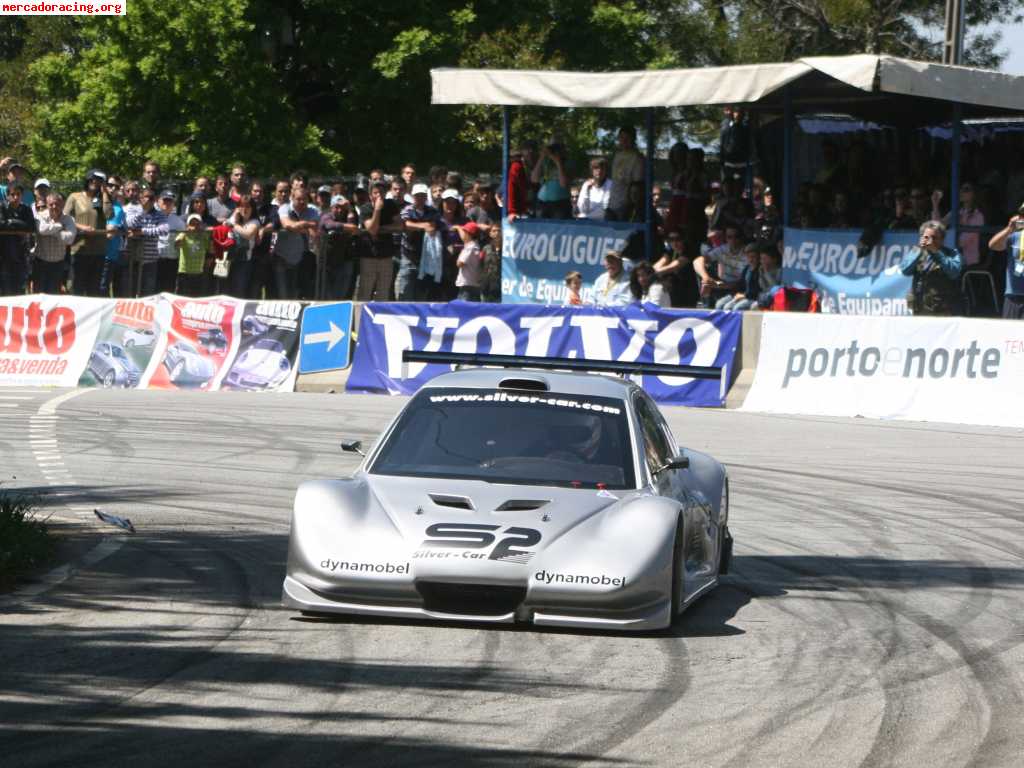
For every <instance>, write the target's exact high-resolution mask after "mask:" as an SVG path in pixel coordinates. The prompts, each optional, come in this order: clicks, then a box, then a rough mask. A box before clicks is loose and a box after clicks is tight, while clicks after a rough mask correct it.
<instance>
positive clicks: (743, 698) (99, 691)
mask: <svg viewBox="0 0 1024 768" xmlns="http://www.w3.org/2000/svg"><path fill="white" fill-rule="evenodd" d="M60 394H61V393H59V392H53V391H47V392H41V391H31V390H28V391H23V390H10V391H8V390H3V391H0V395H2V396H6V398H7V399H0V425H2V429H0V446H2V456H3V464H2V473H3V477H4V478H10V477H12V476H16V479H13V480H11V479H8V483H9V484H10V485H12V486H16V487H28V488H37V489H39V490H45V491H47V492H48V494H49V495H48V496H47V502H46V503H47V504H49V505H50V506H51V507H52V508H54V509H55V510H57V512H58V515H59V516H62V517H65V518H75V517H79V518H81V519H88V518H89V516H90V515H91V509H92V508H93V507H99V508H100V509H102V510H104V511H107V512H110V513H113V514H116V515H121V516H127V517H130V518H131V520H132V522H133V523H134V525H135V527H136V529H137V533H136V534H135V535H130V534H125V533H122V532H120V531H118V529H116V528H113V527H111V526H102V527H101V526H98V525H97V526H96V527H95V534H94V535H95V541H96V542H97V543H99V542H100V541H105V542H106V544H105V545H104V546H105V547H106V549H104V550H102V554H104V555H106V556H105V557H104V558H103V559H100V560H98V562H93V563H92V564H91V565H89V564H83V565H82V566H81V567H80V568H79V569H78V572H77V573H75V574H74V575H72V576H71V577H70V578H68V579H66V580H64V581H62V582H61V583H59V584H56V585H50V586H49V587H47V585H45V584H44V585H42V586H39V587H38V588H37V592H38V594H35V595H34V596H29V597H25V598H23V599H12V598H11V597H10V596H8V597H7V598H5V601H0V611H2V613H0V763H2V764H3V765H4V766H5V768H14V767H15V766H58V765H74V766H76V767H77V766H89V765H104V766H109V765H129V764H132V763H135V764H137V765H146V766H153V765H189V764H197V765H206V764H210V765H222V766H231V765H288V766H307V765H309V766H318V767H319V768H323V767H324V766H333V765H339V766H340V765H343V766H374V767H375V768H378V767H379V766H388V765H422V766H432V765H487V766H506V765H508V766H511V765H516V766H523V765H529V766H570V765H571V766H575V765H581V764H587V765H595V766H601V765H613V766H619V765H630V766H631V765H648V766H650V765H664V766H676V765H681V764H686V765H698V766H787V767H788V766H814V767H815V768H818V767H820V766H835V767H839V766H890V765H892V766H914V767H915V768H917V767H920V766H927V767H928V768H937V767H938V766H978V767H979V768H980V767H982V766H984V767H985V768H996V767H1001V766H1007V767H1011V766H1020V765H1022V764H1024V757H1022V755H1024V729H1022V728H1021V723H1022V722H1024V676H1022V671H1021V670H1022V669H1024V650H1022V644H1024V612H1022V611H1021V604H1022V603H1021V599H1022V596H1024V570H1022V563H1024V509H1022V507H1024V473H1022V472H1021V470H1020V467H1021V466H1022V464H1024V441H1022V434H1024V433H1022V432H1020V431H1009V430H1003V431H1000V430H996V429H987V428H984V429H983V428H970V427H951V426H941V425H931V426H926V425H915V424H893V423H882V422H872V421H865V420H838V419H811V418H781V417H774V416H772V417H769V416H759V415H753V414H745V413H738V412H725V411H695V410H684V409H667V412H668V416H669V420H670V422H671V423H672V426H673V429H674V431H675V432H676V435H677V437H679V438H680V440H682V441H683V443H684V444H688V445H690V446H692V447H694V448H699V449H702V450H707V451H709V452H711V453H713V454H714V455H716V456H717V457H718V458H720V459H721V460H723V461H724V462H725V463H726V464H727V465H728V467H729V471H730V473H731V478H732V491H733V496H732V504H733V506H732V514H731V526H732V531H733V534H734V536H735V537H736V557H735V560H734V573H733V574H732V575H730V576H728V577H726V579H725V580H724V584H723V586H721V587H720V588H719V589H718V590H716V591H715V592H713V593H712V594H711V595H709V596H708V597H706V598H704V599H703V600H701V601H700V602H699V603H698V604H697V605H696V606H694V607H693V608H692V609H691V610H690V611H688V612H687V613H686V614H685V616H684V617H683V618H682V619H681V620H680V621H678V622H677V623H676V625H675V626H674V628H673V629H672V631H670V632H667V633H661V634H657V635H646V636H634V635H602V634H597V633H590V632H585V633H581V632H577V631H552V630H540V629H533V628H520V627H494V626H487V627H476V626H471V625H438V624H426V623H416V622H403V621H390V620H362V619H351V620H350V619H339V620H328V621H321V620H310V619H304V618H302V617H300V616H298V615H296V614H295V613H293V612H291V611H288V610H284V609H283V608H282V607H281V606H280V603H279V600H280V587H281V581H282V578H283V573H284V558H285V550H286V540H287V533H288V531H287V526H288V509H289V505H290V503H291V497H292V494H293V492H294V490H295V487H296V485H297V483H298V482H300V481H301V480H303V479H305V478H312V477H321V476H325V475H341V474H345V473H347V472H350V471H351V470H352V469H353V467H354V466H355V464H356V462H355V461H354V460H353V458H351V457H349V456H347V455H345V454H342V453H341V452H340V451H339V450H338V449H337V445H338V441H339V439H340V438H341V437H343V436H353V437H361V438H363V439H364V440H372V439H373V438H374V437H375V436H376V435H377V434H378V433H379V431H380V430H381V429H382V428H383V426H384V424H385V423H386V420H387V418H388V417H389V416H390V415H391V414H393V413H394V412H395V411H396V410H397V409H398V408H399V407H400V405H401V403H402V401H401V400H399V399H392V398H386V397H374V396H340V395H310V394H292V395H251V394H243V393H239V394H235V393H216V394H206V393H195V394H190V393H165V392H107V391H91V390H89V391H83V392H82V393H81V394H77V395H74V396H71V397H70V398H69V399H67V400H65V401H63V402H59V403H57V404H54V403H53V401H54V398H55V397H57V396H58V395H60ZM13 398H23V399H13ZM47 402H50V403H51V404H50V406H49V410H51V411H53V414H52V415H51V414H49V413H48V412H47V406H46V405H45V403H47ZM41 407H42V409H43V410H42V412H40V408H41ZM30 441H31V442H30ZM57 494H59V495H57ZM94 559H95V556H94Z"/></svg>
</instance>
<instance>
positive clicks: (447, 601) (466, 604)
mask: <svg viewBox="0 0 1024 768" xmlns="http://www.w3.org/2000/svg"><path fill="white" fill-rule="evenodd" d="M416 590H417V591H418V592H419V593H420V597H422V598H423V607H424V608H425V609H426V610H428V611H436V612H437V613H461V614H469V615H472V616H501V615H502V614H506V613H512V612H513V611H515V610H516V609H517V608H518V607H519V605H520V603H522V602H523V600H525V599H526V587H525V586H524V587H510V586H504V585H496V584H450V583H448V582H444V581H417V582H416Z"/></svg>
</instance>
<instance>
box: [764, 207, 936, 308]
mask: <svg viewBox="0 0 1024 768" xmlns="http://www.w3.org/2000/svg"><path fill="white" fill-rule="evenodd" d="M860 237H861V232H860V231H858V230H853V231H851V230H841V229H828V230H825V229H792V228H789V227H787V228H786V234H785V252H784V254H783V258H782V279H783V281H784V282H785V283H786V284H787V285H793V286H796V287H797V288H815V289H816V290H817V291H818V296H819V299H820V301H821V311H822V312H828V313H831V314H836V315H909V314H910V310H909V309H908V308H907V293H908V292H909V291H910V278H909V277H904V276H903V274H902V273H901V272H900V270H899V264H900V261H901V260H902V259H903V256H904V254H905V253H907V251H909V250H910V249H911V248H914V247H915V246H916V245H917V241H918V235H917V233H916V232H885V233H883V235H882V239H881V241H880V242H879V243H878V244H877V245H875V246H874V247H873V248H871V249H870V250H865V249H864V248H863V247H861V245H860Z"/></svg>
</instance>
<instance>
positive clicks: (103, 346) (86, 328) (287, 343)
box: [0, 294, 302, 391]
mask: <svg viewBox="0 0 1024 768" xmlns="http://www.w3.org/2000/svg"><path fill="white" fill-rule="evenodd" d="M301 315H302V304H301V303H300V302H297V301H270V302H247V301H241V300H239V299H233V298H230V297H227V296H214V297H209V298H202V299H192V298H185V297H180V296H173V295H171V294H160V295H159V296H149V297H146V298H142V299H97V298H82V297H77V296H49V295H43V294H38V295H33V296H14V297H7V298H0V386H2V385H7V386H12V385H14V386H62V387H73V386H76V385H77V386H102V387H122V388H155V389H198V390H205V391H213V390H217V389H248V390H261V391H262V390H272V391H291V390H292V389H294V387H295V376H296V370H297V368H296V362H297V357H298V350H299V334H298V328H299V323H300V320H301Z"/></svg>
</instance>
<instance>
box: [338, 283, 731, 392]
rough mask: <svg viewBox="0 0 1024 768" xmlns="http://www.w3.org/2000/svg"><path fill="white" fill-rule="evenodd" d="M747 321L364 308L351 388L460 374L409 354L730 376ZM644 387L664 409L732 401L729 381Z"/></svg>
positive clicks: (631, 310)
mask: <svg viewBox="0 0 1024 768" xmlns="http://www.w3.org/2000/svg"><path fill="white" fill-rule="evenodd" d="M740 324H741V318H740V315H739V313H735V312H701V311H687V310H668V309H658V308H656V307H654V306H653V305H639V304H634V305H632V306H629V307H623V308H616V309H599V308H596V307H542V306H529V305H505V304H477V303H470V302H460V301H453V302H449V303H446V304H400V303H371V304H367V305H365V306H364V307H363V311H362V316H361V319H360V325H359V342H358V345H357V346H356V353H355V358H354V360H353V363H352V373H351V375H350V376H349V379H348V383H347V385H346V391H348V392H374V393H382V394H387V393H390V394H405V395H407V394H412V393H413V392H415V391H416V390H417V389H419V388H420V386H421V385H422V384H423V383H425V382H426V381H428V380H430V379H432V378H433V377H435V376H438V375H440V374H442V373H444V372H446V371H448V370H451V369H450V367H449V366H446V365H435V364H430V365H428V364H426V363H410V364H407V365H403V363H402V352H403V350H406V349H414V350H417V351H428V352H437V351H443V352H468V353H474V352H478V353H481V354H486V353H492V354H501V355H528V356H538V357H569V358H579V359H587V360H621V361H629V362H632V361H642V362H654V363H665V364H686V365H705V366H716V367H724V368H726V369H727V370H726V376H727V377H729V376H730V375H731V370H732V364H733V359H734V356H735V353H736V345H737V343H738V341H739V333H740ZM637 380H638V381H640V383H641V385H642V386H643V387H644V389H646V390H647V391H648V392H650V394H651V395H652V396H653V397H654V398H655V399H656V400H658V401H660V402H664V403H676V404H680V405H702V406H720V405H723V404H724V395H723V394H722V392H721V383H720V382H719V381H711V380H694V379H691V378H688V377H680V376H646V375H645V376H642V377H638V378H637ZM726 380H727V381H728V380H730V379H729V378H727V379H726Z"/></svg>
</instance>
